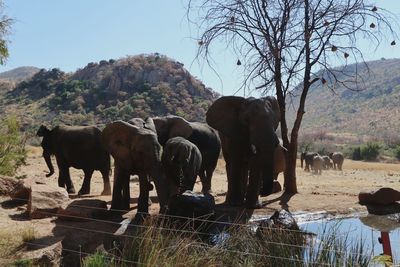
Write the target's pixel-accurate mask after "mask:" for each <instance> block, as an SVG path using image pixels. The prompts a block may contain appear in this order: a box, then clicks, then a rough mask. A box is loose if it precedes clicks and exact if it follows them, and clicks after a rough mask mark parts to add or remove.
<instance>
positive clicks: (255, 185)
mask: <svg viewBox="0 0 400 267" xmlns="http://www.w3.org/2000/svg"><path fill="white" fill-rule="evenodd" d="M206 116H207V119H206V120H207V123H208V124H209V125H210V126H211V127H213V128H214V129H216V130H218V132H219V136H220V138H221V144H222V152H223V155H224V158H225V162H226V172H227V177H228V192H227V195H226V201H225V202H226V203H227V204H228V205H232V206H238V205H242V204H245V205H246V207H247V208H259V207H260V206H261V205H260V202H259V199H258V197H259V195H268V194H271V193H272V189H273V181H274V153H275V149H277V147H278V145H279V139H278V137H277V135H276V133H275V130H276V128H277V127H278V124H279V121H280V112H279V105H278V101H277V100H276V99H275V98H274V97H271V96H269V97H266V98H265V99H255V98H243V97H238V96H223V97H221V98H219V99H217V100H216V101H215V102H214V103H213V104H212V105H211V106H210V108H209V109H208V111H207V114H206Z"/></svg>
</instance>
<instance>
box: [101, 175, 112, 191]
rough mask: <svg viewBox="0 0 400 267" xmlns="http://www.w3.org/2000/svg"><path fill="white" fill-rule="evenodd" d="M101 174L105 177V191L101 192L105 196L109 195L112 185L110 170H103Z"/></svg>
mask: <svg viewBox="0 0 400 267" xmlns="http://www.w3.org/2000/svg"><path fill="white" fill-rule="evenodd" d="M100 172H101V176H102V177H103V183H104V186H103V192H101V195H103V196H108V195H111V185H110V170H109V169H105V170H101V171H100Z"/></svg>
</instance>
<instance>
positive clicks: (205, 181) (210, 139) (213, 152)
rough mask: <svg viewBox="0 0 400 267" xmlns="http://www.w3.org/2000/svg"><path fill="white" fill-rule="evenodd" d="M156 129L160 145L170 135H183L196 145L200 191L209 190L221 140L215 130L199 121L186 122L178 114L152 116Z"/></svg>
mask: <svg viewBox="0 0 400 267" xmlns="http://www.w3.org/2000/svg"><path fill="white" fill-rule="evenodd" d="M153 120H154V124H155V127H156V129H157V135H158V141H159V142H160V144H161V145H162V146H164V145H165V143H166V142H167V140H168V139H170V138H172V137H177V136H180V137H183V138H185V139H187V140H189V141H190V142H192V143H193V144H195V145H196V146H197V148H198V149H199V150H200V153H201V156H202V163H201V167H200V171H199V176H200V180H201V183H202V192H203V193H207V192H209V191H211V179H212V175H213V172H214V170H215V167H216V166H217V161H218V157H219V154H220V152H221V141H220V139H219V136H218V133H217V131H216V130H214V129H213V128H211V127H210V126H208V125H207V124H206V123H201V122H188V121H187V120H185V119H184V118H182V117H179V116H171V115H170V116H164V117H155V118H153Z"/></svg>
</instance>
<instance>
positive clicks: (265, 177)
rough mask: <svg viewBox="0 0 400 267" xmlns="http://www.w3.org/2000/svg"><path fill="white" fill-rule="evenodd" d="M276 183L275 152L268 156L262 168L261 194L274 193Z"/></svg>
mask: <svg viewBox="0 0 400 267" xmlns="http://www.w3.org/2000/svg"><path fill="white" fill-rule="evenodd" d="M273 183H274V158H273V153H271V154H269V155H267V156H266V159H265V160H264V164H263V168H262V187H261V190H260V195H261V196H267V195H269V194H271V193H272V189H273Z"/></svg>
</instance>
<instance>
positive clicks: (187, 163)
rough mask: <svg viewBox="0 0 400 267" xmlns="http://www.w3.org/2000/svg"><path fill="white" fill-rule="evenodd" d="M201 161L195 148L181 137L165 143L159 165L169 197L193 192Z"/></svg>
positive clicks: (199, 154)
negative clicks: (188, 191)
mask: <svg viewBox="0 0 400 267" xmlns="http://www.w3.org/2000/svg"><path fill="white" fill-rule="evenodd" d="M201 160H202V158H201V153H200V150H199V149H198V148H197V146H196V145H194V144H193V143H192V142H190V141H188V140H186V139H185V138H183V137H173V138H171V139H169V140H168V141H167V142H166V143H165V146H164V149H163V153H162V156H161V163H162V166H163V169H164V173H165V176H166V179H167V183H168V188H169V192H170V193H169V195H170V196H174V195H180V194H182V193H183V192H185V191H186V190H191V191H192V190H193V187H194V184H195V182H196V178H197V174H198V173H199V171H200V166H201Z"/></svg>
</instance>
